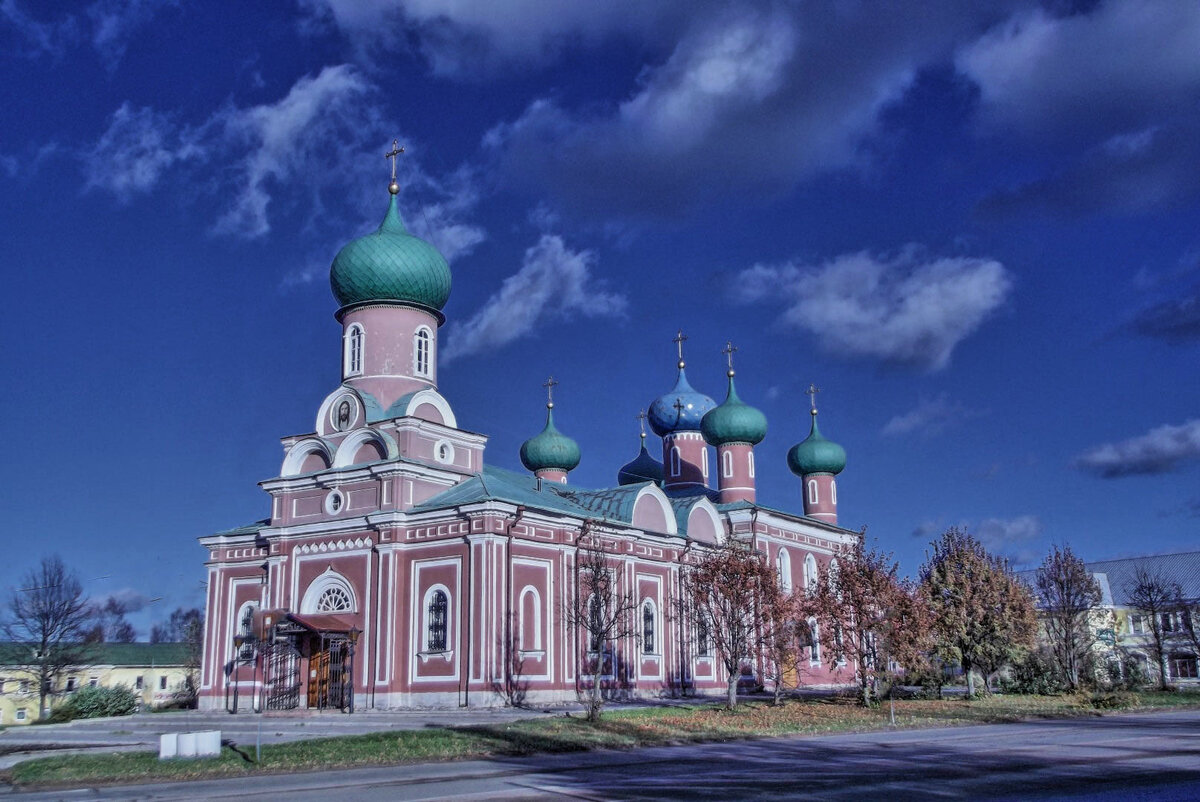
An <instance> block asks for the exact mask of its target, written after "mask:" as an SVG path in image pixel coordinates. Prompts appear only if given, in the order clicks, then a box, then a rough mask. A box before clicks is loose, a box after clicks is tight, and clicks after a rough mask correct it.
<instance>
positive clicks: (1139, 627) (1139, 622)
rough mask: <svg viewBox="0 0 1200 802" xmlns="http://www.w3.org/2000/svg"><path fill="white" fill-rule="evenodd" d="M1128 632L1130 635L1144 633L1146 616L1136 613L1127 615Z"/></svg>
mask: <svg viewBox="0 0 1200 802" xmlns="http://www.w3.org/2000/svg"><path fill="white" fill-rule="evenodd" d="M1129 632H1130V634H1132V635H1145V634H1146V616H1144V615H1137V614H1134V615H1131V616H1129Z"/></svg>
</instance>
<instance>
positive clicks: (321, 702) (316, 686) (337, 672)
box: [308, 635, 353, 710]
mask: <svg viewBox="0 0 1200 802" xmlns="http://www.w3.org/2000/svg"><path fill="white" fill-rule="evenodd" d="M349 663H350V649H349V643H348V642H347V641H346V639H345V638H342V637H330V636H328V635H322V636H321V642H320V649H319V650H317V651H314V652H313V655H312V657H311V658H310V660H309V682H308V706H309V708H311V709H316V710H345V709H346V708H347V707H349V706H350V695H351V693H353V690H352V688H351V681H350V665H349Z"/></svg>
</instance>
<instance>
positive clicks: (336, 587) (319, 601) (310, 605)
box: [300, 566, 358, 615]
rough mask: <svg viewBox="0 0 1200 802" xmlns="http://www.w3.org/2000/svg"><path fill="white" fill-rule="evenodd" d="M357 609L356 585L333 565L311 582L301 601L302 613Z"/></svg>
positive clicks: (345, 611)
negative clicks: (334, 568)
mask: <svg viewBox="0 0 1200 802" xmlns="http://www.w3.org/2000/svg"><path fill="white" fill-rule="evenodd" d="M357 611H358V600H357V598H356V596H355V593H354V586H353V585H351V584H350V580H348V579H346V577H345V576H343V575H342V574H339V573H338V572H337V571H335V570H333V566H329V567H328V568H326V569H325V573H323V574H321V575H320V576H318V577H317V578H316V579H314V580H313V581H312V582H311V583H310V584H309V586H308V589H307V590H305V591H304V597H303V599H301V601H300V613H301V615H311V614H313V613H353V612H357Z"/></svg>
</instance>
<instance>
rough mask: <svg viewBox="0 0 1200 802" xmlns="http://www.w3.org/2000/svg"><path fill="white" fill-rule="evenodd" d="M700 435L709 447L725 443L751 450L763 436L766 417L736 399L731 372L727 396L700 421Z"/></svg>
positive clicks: (730, 373) (731, 373)
mask: <svg viewBox="0 0 1200 802" xmlns="http://www.w3.org/2000/svg"><path fill="white" fill-rule="evenodd" d="M700 433H701V434H703V435H704V439H705V440H706V441H707V442H708V444H709V445H712V446H723V445H726V444H728V443H748V444H750V445H752V446H753V445H758V444H759V443H761V442H762V440H763V438H764V437H766V436H767V418H766V416H765V415H763V414H762V413H761V412H759V411H758V410H757V409H755V408H754V407H752V406H750V405H749V404H747V403H745V402H743V401H742V399H740V398H738V394H737V390H736V389H735V388H734V386H733V371H732V370H730V371H729V393H728V394H727V395H726V396H725V401H724V402H722V403H721V405H720V406H719V407H717V408H716V409H714V410H712V411H711V412H708V413H707V414H706V415H705V416H704V419H703V420H701V421H700Z"/></svg>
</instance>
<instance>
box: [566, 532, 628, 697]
mask: <svg viewBox="0 0 1200 802" xmlns="http://www.w3.org/2000/svg"><path fill="white" fill-rule="evenodd" d="M585 531H586V530H585ZM637 609H638V602H637V600H636V599H635V598H634V595H633V590H632V589H624V590H622V589H621V587H620V582H619V581H618V578H617V572H616V570H615V567H614V566H613V565H612V564H611V561H610V560H609V557H608V555H607V554H606V553H605V551H604V544H603V542H602V541H601V539H600V538H599V537H597V536H595V535H588V534H586V533H583V534H580V536H579V540H578V542H577V549H576V559H575V594H574V596H573V597H572V601H571V602H570V603H568V604H567V606H566V609H565V610H564V611H563V620H564V621H565V622H566V624H567V626H568V627H571V628H572V629H574V630H575V631H576V632H579V633H581V634H582V635H583V637H584V643H583V644H582V645H583V647H584V650H583V651H584V654H583V657H584V660H585V664H586V667H587V669H588V670H587V671H586V672H581V673H589V674H591V677H592V687H591V689H590V691H589V693H588V697H587V719H588V721H599V720H600V713H601V711H602V710H603V708H604V688H603V685H604V675H605V667H606V663H607V665H608V666H609V667H610V668H611V670H612V671H613V673H615V672H616V669H617V657H618V656H617V655H616V654H614V652H613V644H614V642H619V641H622V640H626V639H628V638H630V637H633V636H635V635H636V629H635V626H636V624H635V616H634V613H635V612H636V611H637Z"/></svg>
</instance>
